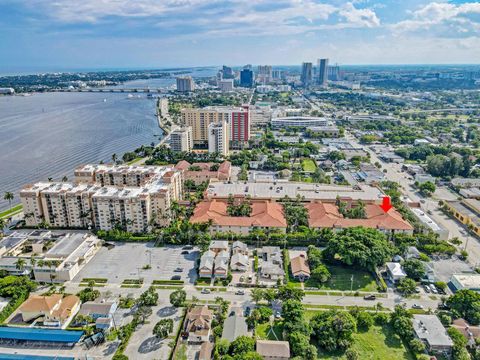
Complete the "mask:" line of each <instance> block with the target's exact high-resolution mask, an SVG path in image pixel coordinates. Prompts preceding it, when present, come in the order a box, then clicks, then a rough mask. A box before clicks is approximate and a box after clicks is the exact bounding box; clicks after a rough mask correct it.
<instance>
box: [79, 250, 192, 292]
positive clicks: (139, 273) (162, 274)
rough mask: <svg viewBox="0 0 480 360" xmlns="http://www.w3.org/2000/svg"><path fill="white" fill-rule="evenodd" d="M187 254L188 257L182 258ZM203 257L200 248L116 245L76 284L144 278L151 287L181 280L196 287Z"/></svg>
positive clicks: (94, 261)
mask: <svg viewBox="0 0 480 360" xmlns="http://www.w3.org/2000/svg"><path fill="white" fill-rule="evenodd" d="M187 251H188V254H182V252H187ZM199 255H200V253H199V251H198V249H196V248H194V249H190V250H183V249H182V247H181V246H165V247H154V246H153V243H115V246H114V247H111V248H107V247H105V246H104V247H102V248H101V249H100V250H99V251H98V253H97V254H96V255H95V257H94V258H93V259H92V260H91V261H90V262H89V263H88V264H86V265H85V267H84V268H83V269H82V270H81V271H80V272H79V273H78V274H77V276H75V278H74V279H73V282H81V280H82V279H85V278H106V279H108V283H110V284H121V283H122V282H123V281H124V280H125V279H139V278H143V279H144V284H151V283H152V282H153V280H170V279H171V278H172V277H173V276H179V277H180V279H181V280H183V281H185V282H186V283H192V284H193V283H194V282H195V279H196V271H195V262H196V260H197V259H198V257H199ZM149 267H151V268H149ZM180 269H181V271H180ZM176 270H177V271H176Z"/></svg>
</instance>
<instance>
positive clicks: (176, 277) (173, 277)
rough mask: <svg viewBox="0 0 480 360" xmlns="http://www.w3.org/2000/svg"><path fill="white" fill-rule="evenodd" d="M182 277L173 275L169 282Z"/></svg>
mask: <svg viewBox="0 0 480 360" xmlns="http://www.w3.org/2000/svg"><path fill="white" fill-rule="evenodd" d="M181 279H182V277H181V276H180V275H173V276H172V277H171V278H170V280H181Z"/></svg>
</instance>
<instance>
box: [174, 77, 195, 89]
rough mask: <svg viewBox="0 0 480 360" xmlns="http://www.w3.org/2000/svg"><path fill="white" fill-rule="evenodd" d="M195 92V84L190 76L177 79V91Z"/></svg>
mask: <svg viewBox="0 0 480 360" xmlns="http://www.w3.org/2000/svg"><path fill="white" fill-rule="evenodd" d="M194 90H195V82H194V81H193V79H192V77H191V76H179V77H177V91H180V92H189V91H194Z"/></svg>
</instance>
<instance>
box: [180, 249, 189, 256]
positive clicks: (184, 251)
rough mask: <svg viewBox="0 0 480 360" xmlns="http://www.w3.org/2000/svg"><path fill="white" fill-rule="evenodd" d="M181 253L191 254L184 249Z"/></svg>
mask: <svg viewBox="0 0 480 360" xmlns="http://www.w3.org/2000/svg"><path fill="white" fill-rule="evenodd" d="M181 254H182V255H188V254H190V253H189V252H188V250H183V251H182V252H181Z"/></svg>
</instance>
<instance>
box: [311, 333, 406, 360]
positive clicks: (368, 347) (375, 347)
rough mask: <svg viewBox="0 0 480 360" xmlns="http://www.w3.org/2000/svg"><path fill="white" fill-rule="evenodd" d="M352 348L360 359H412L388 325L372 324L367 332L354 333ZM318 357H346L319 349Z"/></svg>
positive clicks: (342, 359) (342, 358)
mask: <svg viewBox="0 0 480 360" xmlns="http://www.w3.org/2000/svg"><path fill="white" fill-rule="evenodd" d="M353 337H354V343H353V345H352V349H355V350H356V351H357V352H358V355H359V359H362V360H384V359H388V360H413V359H414V357H413V355H412V354H411V353H410V352H409V351H408V350H407V349H406V348H405V346H404V345H403V343H402V341H401V340H400V338H399V337H398V336H397V335H395V334H394V333H393V331H392V329H391V328H390V327H389V326H384V327H381V326H372V327H371V328H370V330H369V331H367V332H358V333H356V334H354V336H353ZM318 358H319V359H339V360H340V359H341V360H344V359H346V357H345V355H344V354H341V353H325V352H322V350H319V354H318Z"/></svg>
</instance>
